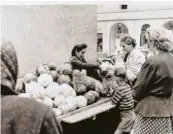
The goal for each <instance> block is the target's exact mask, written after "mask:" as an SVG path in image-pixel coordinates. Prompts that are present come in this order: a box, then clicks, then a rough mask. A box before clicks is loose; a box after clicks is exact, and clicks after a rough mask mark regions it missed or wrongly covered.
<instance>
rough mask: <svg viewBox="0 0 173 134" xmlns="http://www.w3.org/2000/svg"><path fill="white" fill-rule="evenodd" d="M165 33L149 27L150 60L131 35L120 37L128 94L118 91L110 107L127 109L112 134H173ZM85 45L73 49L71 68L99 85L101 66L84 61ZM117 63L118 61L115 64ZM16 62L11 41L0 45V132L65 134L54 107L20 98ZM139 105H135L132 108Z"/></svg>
mask: <svg viewBox="0 0 173 134" xmlns="http://www.w3.org/2000/svg"><path fill="white" fill-rule="evenodd" d="M166 31H167V30H166V29H164V30H163V29H162V30H155V29H152V28H148V29H147V43H148V46H149V51H150V53H149V54H151V53H152V56H147V58H146V56H145V55H144V54H143V53H142V52H141V51H140V50H138V49H137V48H136V46H137V44H136V41H135V39H134V38H133V37H131V36H125V37H123V38H122V39H121V47H122V48H123V50H124V51H125V52H126V56H125V57H124V59H123V60H124V64H125V71H124V74H123V75H122V76H123V77H124V78H125V79H126V80H127V84H128V85H130V86H129V88H128V90H125V91H123V90H122V89H120V88H117V89H115V92H114V95H113V99H112V104H113V105H116V106H118V107H119V108H121V109H120V111H123V114H122V116H121V118H122V119H121V120H120V123H119V126H118V127H117V129H116V130H115V133H114V134H130V133H131V132H133V134H172V133H173V55H172V53H173V41H172V39H170V37H171V38H173V36H169V37H168V36H166V35H167V32H166ZM86 49H87V45H86V44H84V43H83V44H78V45H75V46H74V48H73V50H72V52H71V58H70V63H71V66H72V69H73V70H74V69H78V70H80V71H81V70H82V69H85V70H86V71H87V75H88V76H91V77H93V78H95V79H97V80H99V81H102V78H101V77H100V76H99V73H98V70H99V69H100V67H99V65H98V64H91V63H88V62H86V60H85V57H84V55H85V52H86ZM115 62H116V61H115ZM18 66H19V65H18V60H17V56H16V52H15V49H14V47H13V46H12V45H11V44H10V43H4V44H2V45H1V132H2V133H3V134H14V133H17V134H24V133H26V134H62V133H63V131H62V127H61V124H60V122H59V121H58V120H57V118H56V116H55V115H54V113H53V111H52V109H50V108H49V107H48V106H45V105H44V104H40V103H39V102H37V101H35V100H32V99H26V98H20V97H18V96H17V93H16V92H15V90H14V88H15V85H16V81H17V77H18ZM134 103H135V104H134Z"/></svg>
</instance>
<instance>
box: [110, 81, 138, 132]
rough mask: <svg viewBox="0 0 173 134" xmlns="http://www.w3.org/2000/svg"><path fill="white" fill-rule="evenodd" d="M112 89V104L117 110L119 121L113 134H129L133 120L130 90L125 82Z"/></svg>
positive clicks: (132, 102) (132, 101) (133, 113)
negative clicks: (118, 111)
mask: <svg viewBox="0 0 173 134" xmlns="http://www.w3.org/2000/svg"><path fill="white" fill-rule="evenodd" d="M113 88H114V95H113V97H112V104H113V105H115V106H117V107H118V108H119V110H120V120H121V121H120V123H119V125H118V127H117V129H116V131H115V132H114V134H130V132H131V129H132V127H133V124H134V120H135V112H134V100H133V97H132V89H131V88H130V86H129V85H128V84H126V83H125V82H124V83H123V84H122V85H118V86H117V85H116V86H114V87H113Z"/></svg>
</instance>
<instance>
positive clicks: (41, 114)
mask: <svg viewBox="0 0 173 134" xmlns="http://www.w3.org/2000/svg"><path fill="white" fill-rule="evenodd" d="M17 76H18V61H17V56H16V52H15V49H14V47H13V46H12V45H11V44H10V43H4V44H3V45H2V46H1V133H2V134H62V128H61V125H60V123H59V122H58V120H57V119H56V116H55V115H54V113H53V111H52V109H51V108H49V107H48V106H46V105H44V104H41V103H39V102H37V101H36V100H34V99H28V98H21V97H18V96H17V93H16V92H15V91H14V89H15V85H16V80H17Z"/></svg>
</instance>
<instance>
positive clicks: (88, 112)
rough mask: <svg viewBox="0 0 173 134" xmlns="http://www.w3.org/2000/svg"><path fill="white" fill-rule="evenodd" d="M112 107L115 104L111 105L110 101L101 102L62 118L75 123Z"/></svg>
mask: <svg viewBox="0 0 173 134" xmlns="http://www.w3.org/2000/svg"><path fill="white" fill-rule="evenodd" d="M114 107H115V106H114V105H112V104H111V102H106V103H103V104H101V105H98V106H96V107H93V108H90V109H87V110H85V111H82V112H80V113H79V114H74V115H72V116H68V117H66V118H64V119H62V120H63V121H64V122H66V123H76V122H80V121H82V120H85V119H88V118H91V117H93V116H95V115H97V114H100V113H102V112H105V111H108V110H110V109H112V108H114Z"/></svg>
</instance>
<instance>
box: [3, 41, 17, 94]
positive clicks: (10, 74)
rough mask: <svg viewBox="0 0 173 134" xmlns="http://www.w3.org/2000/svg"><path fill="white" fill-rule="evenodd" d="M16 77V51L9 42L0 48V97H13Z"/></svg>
mask: <svg viewBox="0 0 173 134" xmlns="http://www.w3.org/2000/svg"><path fill="white" fill-rule="evenodd" d="M17 75H18V61H17V56H16V51H15V49H14V47H13V45H12V44H11V43H9V42H5V43H3V45H2V46H1V95H15V94H17V93H16V92H15V85H16V81H17Z"/></svg>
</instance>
